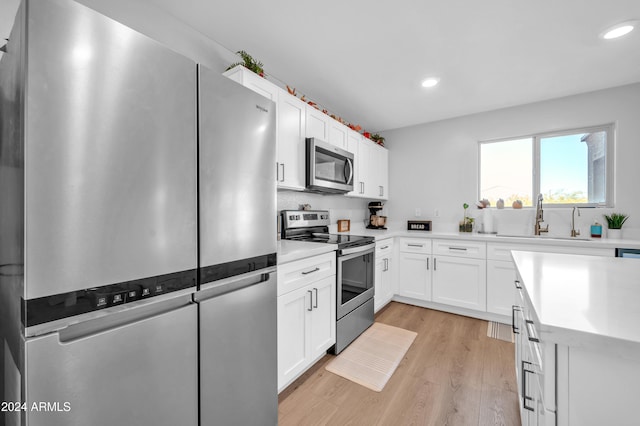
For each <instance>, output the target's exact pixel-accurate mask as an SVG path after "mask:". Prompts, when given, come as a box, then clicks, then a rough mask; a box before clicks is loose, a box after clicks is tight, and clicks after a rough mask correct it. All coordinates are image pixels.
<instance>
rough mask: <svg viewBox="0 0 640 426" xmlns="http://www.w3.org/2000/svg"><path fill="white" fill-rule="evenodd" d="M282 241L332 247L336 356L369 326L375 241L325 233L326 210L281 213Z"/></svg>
mask: <svg viewBox="0 0 640 426" xmlns="http://www.w3.org/2000/svg"><path fill="white" fill-rule="evenodd" d="M282 238H284V239H288V240H298V241H309V242H316V243H324V244H336V245H337V246H338V249H337V250H336V256H337V265H338V266H337V271H336V290H337V295H336V302H337V303H336V310H337V312H336V318H337V323H336V345H335V347H334V349H333V351H332V352H333V353H336V354H338V353H340V352H342V350H343V349H344V348H346V347H347V346H348V345H349V344H350V343H351V342H352V341H353V340H355V338H356V337H358V336H359V335H360V334H361V333H362V332H363V331H364V330H366V329H367V328H369V326H370V325H371V324H373V295H374V273H375V259H374V255H375V239H374V238H373V237H363V236H358V235H339V234H329V212H328V211H326V210H302V211H300V210H283V211H282Z"/></svg>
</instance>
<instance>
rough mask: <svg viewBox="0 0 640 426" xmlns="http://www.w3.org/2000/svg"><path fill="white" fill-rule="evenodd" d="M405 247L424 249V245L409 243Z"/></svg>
mask: <svg viewBox="0 0 640 426" xmlns="http://www.w3.org/2000/svg"><path fill="white" fill-rule="evenodd" d="M407 246H408V247H420V248H422V247H424V244H411V243H409V244H407Z"/></svg>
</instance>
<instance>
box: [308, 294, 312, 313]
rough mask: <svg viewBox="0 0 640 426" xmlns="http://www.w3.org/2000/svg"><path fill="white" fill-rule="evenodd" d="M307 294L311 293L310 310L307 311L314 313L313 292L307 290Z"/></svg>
mask: <svg viewBox="0 0 640 426" xmlns="http://www.w3.org/2000/svg"><path fill="white" fill-rule="evenodd" d="M307 293H309V309H307V311H313V292H312V291H311V290H307Z"/></svg>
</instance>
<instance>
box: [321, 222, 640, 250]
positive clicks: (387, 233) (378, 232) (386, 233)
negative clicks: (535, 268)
mask: <svg viewBox="0 0 640 426" xmlns="http://www.w3.org/2000/svg"><path fill="white" fill-rule="evenodd" d="M329 232H330V233H333V234H346V235H349V234H351V235H365V236H372V237H375V239H376V241H380V240H383V239H385V238H393V237H410V238H431V239H435V238H440V239H453V240H457V239H459V240H470V241H485V242H491V243H506V244H509V243H513V244H536V245H555V246H569V247H593V248H616V247H624V248H640V241H638V240H625V239H622V240H618V239H612V238H590V239H585V238H581V237H578V238H571V237H569V236H567V237H557V236H547V235H542V236H533V235H531V236H524V235H523V236H511V235H510V236H504V235H497V234H479V233H477V232H437V231H429V232H425V231H408V230H407V229H406V224H404V226H403V225H402V224H395V225H394V224H392V225H390V226H389V228H388V229H368V228H365V227H364V226H362V225H356V226H352V230H351V231H349V232H336V229H335V226H332V227H331V228H330V229H329Z"/></svg>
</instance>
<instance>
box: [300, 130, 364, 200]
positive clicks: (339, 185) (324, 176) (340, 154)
mask: <svg viewBox="0 0 640 426" xmlns="http://www.w3.org/2000/svg"><path fill="white" fill-rule="evenodd" d="M353 159H354V156H353V154H352V153H350V152H349V151H345V150H344V149H340V148H338V147H336V146H333V145H331V144H329V143H327V142H323V141H321V140H319V139H316V138H307V161H306V166H307V189H309V190H312V191H315V192H330V193H345V192H350V191H353Z"/></svg>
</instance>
